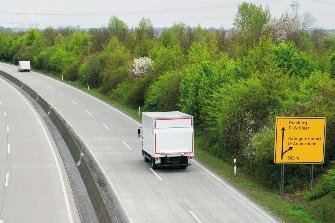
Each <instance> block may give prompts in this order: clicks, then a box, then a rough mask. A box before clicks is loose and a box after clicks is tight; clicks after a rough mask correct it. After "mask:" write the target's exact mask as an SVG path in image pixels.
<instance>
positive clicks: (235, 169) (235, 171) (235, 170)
mask: <svg viewBox="0 0 335 223" xmlns="http://www.w3.org/2000/svg"><path fill="white" fill-rule="evenodd" d="M236 173H237V168H236V158H235V159H234V175H236Z"/></svg>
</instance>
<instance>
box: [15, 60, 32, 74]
mask: <svg viewBox="0 0 335 223" xmlns="http://www.w3.org/2000/svg"><path fill="white" fill-rule="evenodd" d="M18 71H19V72H24V71H27V72H29V71H30V61H19V68H18Z"/></svg>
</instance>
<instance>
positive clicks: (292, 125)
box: [274, 117, 326, 196]
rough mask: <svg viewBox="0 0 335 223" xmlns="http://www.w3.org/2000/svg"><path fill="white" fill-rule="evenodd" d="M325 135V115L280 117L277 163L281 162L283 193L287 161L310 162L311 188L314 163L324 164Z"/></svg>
mask: <svg viewBox="0 0 335 223" xmlns="http://www.w3.org/2000/svg"><path fill="white" fill-rule="evenodd" d="M325 139H326V118H324V117H277V118H276V126H275V147H274V163H276V164H280V195H281V196H283V195H284V185H285V164H311V168H310V173H309V175H310V182H309V186H310V188H312V187H313V180H314V173H313V172H314V165H313V164H323V163H324V154H325Z"/></svg>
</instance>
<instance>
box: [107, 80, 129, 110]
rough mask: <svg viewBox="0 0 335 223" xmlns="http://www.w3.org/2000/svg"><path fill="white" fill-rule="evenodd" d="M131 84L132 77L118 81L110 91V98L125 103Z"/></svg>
mask: <svg viewBox="0 0 335 223" xmlns="http://www.w3.org/2000/svg"><path fill="white" fill-rule="evenodd" d="M133 85H134V80H133V79H128V80H125V81H124V82H122V83H120V84H119V85H118V86H117V87H116V88H115V89H113V90H112V92H111V97H112V99H114V100H116V101H118V102H120V103H123V104H127V102H128V96H129V92H130V89H132V87H133Z"/></svg>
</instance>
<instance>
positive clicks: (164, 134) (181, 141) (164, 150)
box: [154, 118, 194, 154]
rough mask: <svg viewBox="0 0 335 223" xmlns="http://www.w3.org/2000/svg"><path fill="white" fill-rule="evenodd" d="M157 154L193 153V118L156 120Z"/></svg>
mask: <svg viewBox="0 0 335 223" xmlns="http://www.w3.org/2000/svg"><path fill="white" fill-rule="evenodd" d="M154 125H155V130H154V131H155V136H154V137H155V138H154V143H155V145H154V146H155V153H156V154H180V153H193V144H194V143H193V121H192V118H171V119H156V120H155V123H154Z"/></svg>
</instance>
